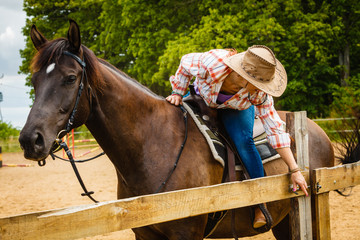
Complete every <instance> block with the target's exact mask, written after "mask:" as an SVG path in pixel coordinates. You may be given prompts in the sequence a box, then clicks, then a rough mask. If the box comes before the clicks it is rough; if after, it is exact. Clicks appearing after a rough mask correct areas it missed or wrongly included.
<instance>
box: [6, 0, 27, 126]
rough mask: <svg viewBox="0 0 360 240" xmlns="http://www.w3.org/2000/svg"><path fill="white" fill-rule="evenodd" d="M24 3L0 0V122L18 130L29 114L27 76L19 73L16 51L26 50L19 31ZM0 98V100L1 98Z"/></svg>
mask: <svg viewBox="0 0 360 240" xmlns="http://www.w3.org/2000/svg"><path fill="white" fill-rule="evenodd" d="M22 9H23V0H0V92H1V93H2V96H3V101H1V102H0V111H1V115H0V120H1V117H2V121H3V122H6V123H10V124H11V125H12V126H13V127H16V128H19V129H21V128H22V127H23V126H24V125H25V122H26V119H27V115H28V114H29V111H30V107H29V106H30V105H31V103H32V102H31V100H30V98H29V92H30V88H29V87H27V86H25V78H26V75H23V74H18V71H19V66H20V65H21V62H22V59H21V57H20V53H19V50H20V49H24V48H25V37H24V36H23V35H22V33H21V31H22V28H23V27H24V26H25V19H26V14H25V12H24V11H23V10H22ZM0 99H1V98H0Z"/></svg>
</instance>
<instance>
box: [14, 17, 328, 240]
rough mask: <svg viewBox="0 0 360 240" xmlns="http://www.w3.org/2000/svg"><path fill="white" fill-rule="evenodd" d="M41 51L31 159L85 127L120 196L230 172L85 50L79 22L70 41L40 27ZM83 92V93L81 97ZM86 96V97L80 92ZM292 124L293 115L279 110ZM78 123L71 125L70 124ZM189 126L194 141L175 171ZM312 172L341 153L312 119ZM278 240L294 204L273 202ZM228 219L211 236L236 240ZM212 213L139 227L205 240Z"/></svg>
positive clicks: (152, 97)
mask: <svg viewBox="0 0 360 240" xmlns="http://www.w3.org/2000/svg"><path fill="white" fill-rule="evenodd" d="M30 36H31V39H32V42H33V44H34V46H35V48H36V49H37V53H36V55H35V56H34V57H33V59H32V63H31V71H32V73H33V74H32V80H31V81H32V84H33V87H34V91H35V101H34V103H33V106H32V109H31V111H30V113H29V115H28V118H27V121H26V124H25V125H24V127H23V129H22V131H21V133H20V137H19V142H20V145H21V147H22V149H23V151H24V157H25V158H27V159H29V160H34V161H43V160H44V159H45V158H46V157H47V156H48V155H49V154H50V153H51V152H52V149H53V142H54V139H56V138H58V137H59V136H61V135H62V134H63V132H64V131H63V130H64V129H67V130H69V129H72V128H76V127H79V126H81V125H83V124H85V125H86V126H87V128H88V129H89V130H90V132H91V133H92V135H93V136H94V138H95V139H96V140H97V142H98V144H99V145H100V146H101V148H102V149H103V150H104V152H105V153H106V154H107V156H108V157H109V159H110V161H111V162H112V163H113V165H114V167H115V169H116V173H117V179H118V185H117V198H118V199H122V198H128V197H133V196H139V195H146V194H152V193H155V192H156V191H157V190H158V189H159V186H162V188H161V191H163V192H164V191H173V190H179V189H187V188H193V187H200V186H209V185H213V184H219V183H221V180H222V174H223V167H222V165H221V164H220V163H218V162H217V161H215V160H214V158H213V155H212V153H211V152H210V148H209V146H208V144H207V142H206V140H205V138H204V137H203V135H202V134H201V133H200V131H199V130H198V128H197V126H196V125H195V123H194V121H193V120H192V119H189V120H188V124H187V126H185V124H184V119H183V118H184V116H183V112H182V111H181V109H180V108H179V107H176V106H174V105H171V104H169V103H168V102H167V101H166V100H165V99H164V97H161V96H158V95H156V94H155V93H153V92H152V91H150V90H149V89H148V88H146V87H145V86H143V85H141V84H140V83H138V82H137V81H136V80H134V79H132V78H131V77H129V76H128V75H126V74H125V73H124V72H122V71H120V70H119V69H117V68H115V67H114V66H113V65H111V64H110V63H108V62H106V61H105V60H103V59H100V58H97V57H96V56H95V54H94V53H93V52H92V51H91V50H89V49H88V48H87V47H86V46H84V45H82V44H81V37H80V29H79V26H78V24H77V23H76V22H75V21H73V20H70V26H69V29H68V33H67V38H58V39H54V40H47V39H46V38H45V36H44V35H43V34H42V33H41V32H40V31H39V30H38V29H37V28H36V26H35V25H33V26H32V28H31V31H30ZM79 89H82V91H79ZM79 92H82V93H81V94H79ZM279 115H280V116H281V118H282V119H283V120H284V119H285V112H279ZM69 119H70V120H69ZM185 128H187V131H188V134H187V142H186V144H185V146H184V148H183V150H182V154H181V156H180V158H179V160H178V164H177V168H176V170H175V171H173V173H172V175H171V176H170V177H169V179H168V181H166V184H164V185H162V183H163V181H164V179H165V178H166V177H167V176H168V174H169V172H171V170H172V169H173V166H174V162H175V160H176V159H177V155H178V153H179V149H180V148H181V145H182V144H183V139H184V137H185V130H186V129H185ZM308 128H309V129H308V131H309V155H310V169H314V168H318V167H327V166H333V164H334V152H333V148H332V145H331V142H330V140H329V138H328V137H327V135H326V134H325V133H324V132H323V130H322V129H321V128H320V127H319V126H318V125H316V124H315V123H314V122H312V121H311V120H308ZM265 170H266V172H267V175H274V174H282V173H287V172H288V168H287V166H286V164H285V163H284V162H283V161H282V160H276V161H273V162H270V163H267V164H265ZM267 206H268V209H269V211H270V213H271V215H272V218H273V228H272V231H273V234H274V236H275V237H276V239H289V231H290V229H289V224H288V221H289V219H288V217H287V216H288V213H289V211H290V208H291V206H290V200H282V201H276V202H270V203H268V205H267ZM230 219H231V217H230V214H227V215H226V216H225V218H224V219H223V221H222V222H221V223H220V224H219V225H218V227H217V228H216V230H215V231H214V232H213V233H212V234H211V236H210V238H232V228H231V220H230ZM235 219H236V226H235V231H236V233H237V235H238V236H239V237H245V236H253V235H256V234H259V233H258V232H257V231H255V230H254V229H253V228H252V226H251V225H252V223H251V217H250V207H245V208H239V209H236V210H235ZM206 224H207V215H200V216H194V217H190V218H187V219H181V220H176V221H170V222H166V223H161V224H154V225H151V226H146V227H140V228H135V229H132V230H133V232H134V233H135V237H136V239H137V240H149V239H151V240H165V239H167V240H181V239H188V240H190V239H191V240H200V239H203V238H204V230H205V227H206Z"/></svg>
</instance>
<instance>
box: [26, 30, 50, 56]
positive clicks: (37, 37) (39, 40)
mask: <svg viewBox="0 0 360 240" xmlns="http://www.w3.org/2000/svg"><path fill="white" fill-rule="evenodd" d="M30 37H31V41H32V42H33V44H34V46H35V48H36V49H37V50H38V51H39V50H40V48H41V47H42V46H43V45H44V44H45V43H46V42H47V41H48V40H47V39H46V38H45V37H44V35H42V34H41V32H39V30H37V28H36V26H35V24H34V25H32V27H31V31H30Z"/></svg>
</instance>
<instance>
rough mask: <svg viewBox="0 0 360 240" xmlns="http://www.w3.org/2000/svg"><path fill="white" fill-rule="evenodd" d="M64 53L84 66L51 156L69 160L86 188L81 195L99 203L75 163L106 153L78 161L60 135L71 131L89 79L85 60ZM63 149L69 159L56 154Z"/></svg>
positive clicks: (69, 53) (43, 163)
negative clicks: (75, 93)
mask: <svg viewBox="0 0 360 240" xmlns="http://www.w3.org/2000/svg"><path fill="white" fill-rule="evenodd" d="M63 54H64V55H67V56H70V57H72V58H73V59H74V60H75V61H77V62H78V63H79V64H80V66H81V67H82V73H81V80H80V83H79V89H78V92H77V95H76V100H75V105H74V108H73V110H72V112H71V114H70V117H69V120H68V122H67V124H66V127H65V129H63V130H61V131H60V132H59V133H58V135H57V138H56V139H55V141H54V146H53V147H52V149H51V152H50V155H51V157H52V158H53V160H55V158H58V159H61V160H64V161H69V162H70V163H71V166H72V168H73V170H74V172H75V175H76V177H77V179H78V181H79V183H80V185H81V187H82V189H83V190H84V193H82V194H81V196H88V197H89V198H90V199H91V200H92V201H94V202H95V203H98V201H96V200H95V199H94V198H93V197H92V196H91V194H93V193H94V192H93V191H90V192H89V191H88V190H87V189H86V187H85V184H84V182H83V180H82V178H81V176H80V173H79V171H78V169H77V167H76V164H75V163H76V162H86V161H90V160H93V159H95V158H97V157H100V156H102V155H104V154H105V153H104V152H102V153H100V154H99V155H97V156H95V157H92V158H89V159H86V160H78V161H75V160H74V157H73V156H72V154H71V151H70V149H69V147H68V146H67V144H66V142H63V141H62V140H61V137H60V136H61V135H62V134H64V133H65V134H66V133H69V132H70V131H71V129H72V127H73V125H74V119H75V114H76V112H77V107H78V105H79V101H80V97H81V94H82V92H83V90H84V79H85V80H87V75H86V63H85V62H84V61H83V60H81V58H80V57H78V56H77V55H75V54H73V53H71V52H68V51H65V52H64V53H63ZM90 104H91V100H90ZM90 107H91V106H90ZM61 149H64V151H65V152H66V155H67V156H68V159H69V160H67V159H63V158H61V157H58V156H56V155H55V154H54V153H55V152H57V151H59V150H61ZM38 164H39V166H44V165H45V164H46V161H45V159H44V160H41V161H39V162H38Z"/></svg>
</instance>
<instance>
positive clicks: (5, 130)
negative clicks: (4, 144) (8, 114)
mask: <svg viewBox="0 0 360 240" xmlns="http://www.w3.org/2000/svg"><path fill="white" fill-rule="evenodd" d="M19 133H20V131H19V130H18V129H16V128H14V127H13V126H12V125H11V124H10V123H6V122H2V121H0V140H6V139H7V138H9V137H11V136H12V137H16V136H19Z"/></svg>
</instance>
